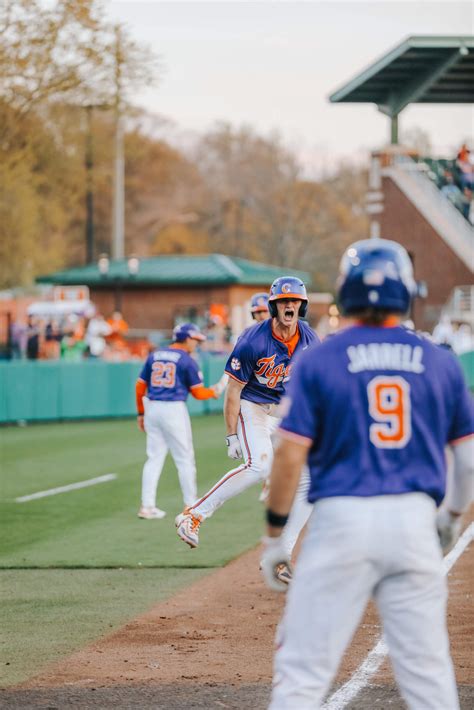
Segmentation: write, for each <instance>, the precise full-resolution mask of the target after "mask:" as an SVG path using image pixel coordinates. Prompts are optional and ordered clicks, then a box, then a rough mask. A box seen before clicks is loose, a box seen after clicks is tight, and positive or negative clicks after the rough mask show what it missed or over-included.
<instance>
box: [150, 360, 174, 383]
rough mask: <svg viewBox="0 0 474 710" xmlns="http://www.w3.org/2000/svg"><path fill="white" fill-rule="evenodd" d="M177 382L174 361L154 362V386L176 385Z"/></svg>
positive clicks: (152, 372)
mask: <svg viewBox="0 0 474 710" xmlns="http://www.w3.org/2000/svg"><path fill="white" fill-rule="evenodd" d="M175 383H176V365H175V364H174V362H159V361H157V362H154V363H153V365H152V371H151V385H152V387H167V388H171V387H174V386H175Z"/></svg>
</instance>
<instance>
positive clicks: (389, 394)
mask: <svg viewBox="0 0 474 710" xmlns="http://www.w3.org/2000/svg"><path fill="white" fill-rule="evenodd" d="M367 396H368V399H369V414H370V416H371V417H372V419H374V422H373V423H372V424H370V426H369V437H370V441H371V442H372V444H374V446H377V448H379V449H401V448H403V447H404V446H406V445H407V443H408V442H409V440H410V438H411V399H410V385H409V383H408V382H407V381H406V380H405V379H404V378H403V377H399V376H392V377H391V376H389V375H382V376H379V377H374V378H373V379H372V380H370V382H369V384H368V385H367Z"/></svg>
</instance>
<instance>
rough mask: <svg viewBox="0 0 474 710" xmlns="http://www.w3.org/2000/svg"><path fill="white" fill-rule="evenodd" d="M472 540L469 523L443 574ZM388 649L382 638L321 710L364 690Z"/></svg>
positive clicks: (473, 527)
mask: <svg viewBox="0 0 474 710" xmlns="http://www.w3.org/2000/svg"><path fill="white" fill-rule="evenodd" d="M472 540H474V523H471V524H470V525H469V526H468V527H467V528H466V529H465V531H464V532H463V534H462V535H461V537H460V538H459V540H458V541H457V543H456V544H455V546H454V547H453V549H452V550H451V551H450V552H448V554H447V555H446V557H445V558H444V560H443V567H444V573H445V574H448V572H449V570H450V569H451V567H452V566H453V565H454V563H455V562H456V561H457V560H458V559H459V557H461V555H462V553H463V552H464V550H465V549H466V547H467V546H468V545H469V543H470V542H472ZM387 652H388V649H387V644H386V643H385V640H384V637H383V636H382V638H381V639H380V641H379V642H378V643H377V644H376V645H375V646H374V648H373V649H372V650H371V651H370V653H369V655H368V656H367V658H366V659H365V661H364V662H363V663H361V665H360V666H359V668H358V669H357V670H356V672H355V673H354V674H353V676H352V677H351V678H350V679H349V680H348V681H347V683H345V684H344V685H343V686H341V688H339V690H337V691H336V692H335V693H334V694H333V695H332V696H331V697H330V698H329V699H328V700H327V701H326V702H325V703H324V705H323V706H322V710H343V708H345V707H346V705H347V704H348V703H349V702H350V701H351V700H353V699H354V698H355V697H356V695H357V694H358V693H359V692H360V691H361V690H362V688H364V687H365V686H366V685H367V683H368V681H369V679H370V678H371V676H373V675H374V674H375V673H377V671H378V669H379V668H380V666H381V665H382V663H383V660H384V658H385V656H386V655H387Z"/></svg>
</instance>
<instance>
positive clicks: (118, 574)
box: [0, 416, 263, 685]
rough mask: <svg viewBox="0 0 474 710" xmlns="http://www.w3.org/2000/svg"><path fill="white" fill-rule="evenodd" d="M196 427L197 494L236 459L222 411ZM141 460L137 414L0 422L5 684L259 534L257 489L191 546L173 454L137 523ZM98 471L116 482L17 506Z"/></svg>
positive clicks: (0, 615)
mask: <svg viewBox="0 0 474 710" xmlns="http://www.w3.org/2000/svg"><path fill="white" fill-rule="evenodd" d="M192 424H193V434H194V444H195V450H196V459H197V467H198V490H199V492H200V493H204V492H205V491H206V490H207V489H208V488H209V487H210V486H211V485H212V484H214V483H215V481H216V480H218V478H219V477H220V476H221V475H223V474H224V473H225V472H226V471H227V470H228V469H230V468H231V467H232V462H230V461H229V459H228V458H227V456H226V453H225V445H224V426H223V421H222V417H220V416H210V417H198V418H195V419H193V422H192ZM144 459H145V437H144V435H143V434H142V433H141V432H139V431H138V430H137V429H136V426H135V422H134V421H123V420H122V421H117V420H115V421H106V422H104V421H96V422H79V423H64V424H49V425H47V424H41V425H33V426H28V427H10V428H3V429H0V472H1V479H0V481H1V483H0V589H1V597H2V604H1V610H0V626H1V628H2V646H1V652H2V659H1V661H0V669H1V673H2V676H3V677H2V684H3V685H8V684H11V683H16V682H19V681H21V680H24V679H25V678H27V677H29V676H31V675H34V674H36V673H38V672H39V670H40V669H41V667H42V666H44V665H45V664H47V663H49V662H50V661H52V660H55V659H57V658H58V657H59V656H60V655H62V654H64V653H67V652H70V651H71V650H73V649H75V648H77V647H79V646H81V645H83V644H84V643H86V642H88V641H91V640H92V639H94V638H96V637H98V636H100V635H102V634H104V633H107V632H108V631H110V630H112V629H113V628H116V627H117V626H119V625H121V624H122V623H124V622H126V621H127V620H128V619H130V618H132V617H133V616H135V615H137V614H139V613H143V612H144V611H146V610H147V609H148V608H150V606H152V605H153V603H155V602H157V601H159V600H161V599H163V598H165V597H166V596H169V595H170V594H172V593H173V592H174V591H175V590H176V589H178V588H179V587H180V586H182V585H183V584H186V583H189V582H191V581H193V580H194V579H197V578H198V577H199V576H202V575H203V574H205V573H206V572H209V571H211V570H212V569H213V568H215V567H219V566H221V565H223V564H225V563H226V562H228V561H229V560H231V559H233V558H234V557H236V556H237V555H239V554H241V553H242V552H244V551H245V550H247V549H250V548H251V547H253V546H254V545H255V544H256V543H257V542H258V539H259V537H260V535H261V533H262V530H263V516H262V509H261V504H259V503H258V501H257V495H258V490H257V489H256V488H255V487H254V488H251V489H249V490H248V491H246V492H245V493H244V494H242V495H240V496H238V497H236V498H234V499H233V500H231V501H229V502H228V503H227V504H226V505H225V507H224V508H223V509H221V510H219V511H218V512H217V513H216V515H215V516H214V517H213V518H212V519H210V520H208V521H206V523H205V525H204V526H203V527H202V532H201V544H200V547H199V548H198V549H197V550H191V549H190V548H189V547H188V546H187V545H185V544H184V543H183V542H181V541H180V540H179V539H178V537H177V535H176V530H175V527H174V516H175V515H176V513H178V512H180V510H181V509H182V506H183V503H182V498H181V491H180V488H179V484H178V478H177V473H176V470H175V467H174V464H173V462H172V460H171V459H170V458H168V460H167V462H166V464H165V468H164V471H163V474H162V477H161V480H160V484H159V487H158V505H159V506H160V507H161V508H163V509H164V510H166V511H167V512H168V515H167V517H166V518H165V519H164V520H156V521H155V520H152V521H144V520H139V519H138V518H137V516H136V513H137V510H138V507H139V503H140V485H141V471H142V466H143V463H144ZM105 473H116V474H117V479H116V480H114V481H111V482H108V483H102V484H98V485H95V486H93V487H90V488H85V489H80V490H75V491H70V492H67V493H62V494H59V495H54V496H50V497H47V498H42V499H39V500H34V501H29V502H25V503H17V502H15V498H17V497H19V496H24V495H28V494H31V493H35V492H38V491H42V490H47V489H49V488H54V487H57V486H63V485H67V484H69V483H75V482H77V481H82V480H86V479H88V478H93V477H96V476H100V475H103V474H105ZM193 568H194V569H193ZM38 659H41V661H40V663H38ZM6 664H9V665H6Z"/></svg>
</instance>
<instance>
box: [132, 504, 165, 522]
mask: <svg viewBox="0 0 474 710" xmlns="http://www.w3.org/2000/svg"><path fill="white" fill-rule="evenodd" d="M137 515H138V517H139V518H142V520H161V518H164V517H165V515H166V513H165V511H164V510H161V509H160V508H145V506H143V505H142V507H141V508H140V510H139V511H138V513H137Z"/></svg>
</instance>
